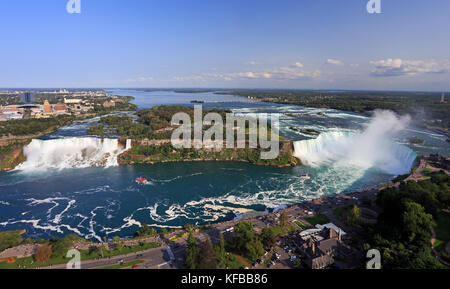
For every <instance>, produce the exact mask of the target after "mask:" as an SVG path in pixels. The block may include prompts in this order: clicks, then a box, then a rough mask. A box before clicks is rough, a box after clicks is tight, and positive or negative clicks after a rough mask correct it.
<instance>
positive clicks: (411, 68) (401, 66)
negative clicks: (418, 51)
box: [370, 58, 450, 77]
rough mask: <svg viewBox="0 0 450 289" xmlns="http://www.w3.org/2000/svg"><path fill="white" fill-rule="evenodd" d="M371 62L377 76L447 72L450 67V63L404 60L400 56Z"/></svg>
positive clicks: (373, 73)
mask: <svg viewBox="0 0 450 289" xmlns="http://www.w3.org/2000/svg"><path fill="white" fill-rule="evenodd" d="M370 64H371V65H373V66H374V69H373V70H372V71H371V74H372V76H375V77H383V76H404V75H409V76H412V75H417V74H425V73H445V72H448V70H449V68H450V63H438V62H436V61H434V60H428V61H426V60H402V59H400V58H396V59H392V58H388V59H382V60H378V61H370Z"/></svg>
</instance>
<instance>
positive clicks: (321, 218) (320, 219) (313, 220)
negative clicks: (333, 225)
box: [306, 215, 330, 226]
mask: <svg viewBox="0 0 450 289" xmlns="http://www.w3.org/2000/svg"><path fill="white" fill-rule="evenodd" d="M306 221H308V223H310V224H311V225H313V226H315V225H317V224H321V225H322V224H326V223H329V222H330V219H329V218H328V217H327V216H325V215H317V216H314V217H310V218H306Z"/></svg>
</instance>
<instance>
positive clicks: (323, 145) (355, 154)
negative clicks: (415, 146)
mask: <svg viewBox="0 0 450 289" xmlns="http://www.w3.org/2000/svg"><path fill="white" fill-rule="evenodd" d="M409 122H410V117H409V116H403V117H398V116H396V115H395V114H394V113H393V112H391V111H381V110H380V111H375V114H374V117H373V118H372V120H371V121H370V123H369V124H368V126H367V127H366V129H365V130H364V131H362V132H359V133H350V132H344V131H332V132H327V133H322V134H320V135H319V137H317V138H316V139H310V140H303V141H297V142H295V143H294V155H295V156H296V157H297V158H299V159H300V160H302V162H303V163H304V164H306V165H309V166H316V167H319V166H324V165H326V166H329V165H333V166H337V167H341V166H342V167H356V168H360V169H363V170H364V169H369V168H376V169H379V170H381V171H382V172H384V173H387V174H391V175H399V174H406V173H408V172H409V171H410V169H411V167H412V165H413V163H414V160H415V159H416V157H417V155H416V153H414V152H413V151H412V150H411V149H409V148H408V147H406V146H403V145H400V144H397V143H395V142H394V141H393V138H394V137H395V136H396V135H397V134H398V133H400V132H401V131H403V130H404V129H406V127H407V126H408V123H409Z"/></svg>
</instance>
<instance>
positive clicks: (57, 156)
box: [16, 137, 129, 171]
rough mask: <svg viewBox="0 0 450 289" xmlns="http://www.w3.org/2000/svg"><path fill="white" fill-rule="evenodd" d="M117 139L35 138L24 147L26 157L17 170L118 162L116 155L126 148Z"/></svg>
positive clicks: (102, 164) (78, 166)
mask: <svg viewBox="0 0 450 289" xmlns="http://www.w3.org/2000/svg"><path fill="white" fill-rule="evenodd" d="M128 146H129V142H128V141H127V144H126V145H121V144H120V143H119V140H117V139H98V138H92V137H82V138H78V137H71V138H62V139H51V140H39V139H34V140H33V141H32V142H31V143H30V144H29V145H28V146H26V147H25V148H24V155H25V157H26V161H25V162H24V163H22V164H20V165H19V166H17V167H16V170H23V171H29V170H36V169H66V168H86V167H111V166H116V165H118V163H117V156H118V155H119V154H121V153H122V152H124V151H125V150H126V149H128Z"/></svg>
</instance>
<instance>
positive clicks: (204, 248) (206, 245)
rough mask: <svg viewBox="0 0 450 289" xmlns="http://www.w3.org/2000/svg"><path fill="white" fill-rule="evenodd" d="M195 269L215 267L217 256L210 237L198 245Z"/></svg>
mask: <svg viewBox="0 0 450 289" xmlns="http://www.w3.org/2000/svg"><path fill="white" fill-rule="evenodd" d="M197 269H217V257H216V253H215V251H214V248H213V245H212V243H211V239H210V238H206V241H204V242H203V243H202V244H201V245H200V252H199V258H198V264H197Z"/></svg>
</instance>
